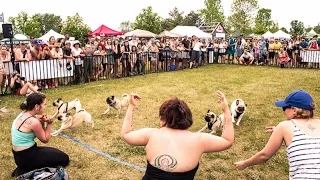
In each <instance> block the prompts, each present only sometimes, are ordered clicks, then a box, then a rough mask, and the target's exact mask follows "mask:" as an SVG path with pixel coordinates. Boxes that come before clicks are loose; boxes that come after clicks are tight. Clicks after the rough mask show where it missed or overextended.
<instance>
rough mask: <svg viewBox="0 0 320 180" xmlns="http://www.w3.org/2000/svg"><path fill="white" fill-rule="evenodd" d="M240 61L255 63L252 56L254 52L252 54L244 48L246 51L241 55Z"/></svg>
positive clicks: (242, 62)
mask: <svg viewBox="0 0 320 180" xmlns="http://www.w3.org/2000/svg"><path fill="white" fill-rule="evenodd" d="M239 60H240V62H241V64H246V65H248V64H253V62H254V57H253V56H252V54H250V53H249V52H248V49H244V52H243V54H242V55H241V56H240V59H239Z"/></svg>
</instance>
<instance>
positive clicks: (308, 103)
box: [275, 90, 314, 111]
mask: <svg viewBox="0 0 320 180" xmlns="http://www.w3.org/2000/svg"><path fill="white" fill-rule="evenodd" d="M312 104H313V99H312V97H311V96H310V94H309V93H307V92H306V91H303V90H296V91H293V92H291V93H290V94H289V95H288V96H287V97H286V99H285V100H282V101H276V102H275V105H276V106H277V107H289V106H291V107H297V108H301V109H304V110H309V111H311V110H314V106H313V105H312Z"/></svg>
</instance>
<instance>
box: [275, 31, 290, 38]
mask: <svg viewBox="0 0 320 180" xmlns="http://www.w3.org/2000/svg"><path fill="white" fill-rule="evenodd" d="M273 36H274V37H275V38H285V39H290V38H291V36H290V34H287V33H285V32H283V31H282V30H279V31H277V32H276V33H274V34H273Z"/></svg>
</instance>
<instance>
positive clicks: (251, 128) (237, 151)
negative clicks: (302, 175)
mask: <svg viewBox="0 0 320 180" xmlns="http://www.w3.org/2000/svg"><path fill="white" fill-rule="evenodd" d="M319 77H320V71H316V70H310V69H306V70H303V69H279V68H272V67H256V66H236V65H210V66H206V67H201V68H198V69H193V70H183V71H176V72H169V73H159V74H150V75H145V76H138V77H132V78H123V79H117V80H109V81H98V82H93V83H90V84H84V85H80V86H73V87H63V88H58V89H53V90H47V91H45V94H46V95H47V102H48V103H47V104H48V105H47V112H48V113H49V114H51V115H52V114H53V113H54V111H55V108H54V107H53V106H52V101H53V100H54V99H56V98H59V97H61V98H62V99H63V100H64V101H71V100H73V99H74V98H76V97H78V98H79V99H80V100H81V102H82V105H83V108H85V109H86V110H87V111H88V112H90V113H91V114H92V115H93V119H94V121H95V127H94V129H91V126H90V125H87V124H83V125H81V126H79V127H77V128H76V129H74V130H66V131H65V133H66V134H67V135H70V136H72V137H74V138H76V139H78V140H80V141H82V142H84V143H87V144H89V145H90V146H92V147H94V148H97V149H99V150H101V151H103V152H106V153H109V154H111V155H112V156H115V157H118V158H120V159H122V160H125V161H127V162H130V163H133V164H136V165H139V166H142V167H145V166H146V157H145V151H144V148H143V147H132V146H129V145H127V144H125V143H124V142H123V141H122V140H121V139H120V130H121V126H122V121H123V116H121V118H115V115H116V114H115V111H111V113H110V114H109V115H106V116H102V115H101V114H102V113H103V112H104V110H105V109H106V106H107V105H106V103H105V99H106V97H107V96H110V95H115V96H118V97H119V96H121V94H123V93H130V92H132V91H133V92H137V93H138V94H140V95H141V96H142V98H143V99H142V101H141V102H140V103H139V104H138V106H137V110H136V111H135V114H134V128H135V129H138V128H143V127H159V119H158V109H159V106H160V105H161V103H162V102H163V101H164V100H165V99H167V98H168V97H169V96H171V95H176V96H178V97H179V98H181V99H184V100H185V101H186V102H187V103H188V105H189V106H190V107H191V110H192V112H193V120H194V124H193V126H192V127H191V129H190V130H191V131H198V130H199V129H200V128H202V127H203V125H204V124H205V123H204V122H205V121H204V118H203V117H204V115H205V113H206V112H207V110H208V109H211V110H212V111H214V112H215V113H216V114H220V113H221V110H220V106H219V103H218V101H217V98H216V95H215V92H216V90H221V91H222V92H224V93H225V94H226V97H227V98H228V100H229V104H231V102H232V101H233V100H234V99H236V98H242V99H243V100H244V101H245V102H246V103H247V104H248V109H247V113H246V114H245V115H244V117H243V119H242V121H241V123H240V127H236V128H235V132H236V133H235V135H236V140H235V143H234V145H233V146H232V147H231V149H229V150H227V151H225V152H221V153H211V154H204V155H203V157H202V159H201V161H200V168H199V170H198V172H197V174H196V178H195V179H201V180H202V179H203V180H206V179H210V180H211V179H229V180H233V179H252V180H253V179H254V180H257V179H261V180H262V179H277V180H282V179H288V165H287V159H286V154H285V147H284V146H283V147H282V148H281V150H280V151H279V152H278V153H277V154H276V155H275V156H274V157H273V158H272V159H270V160H269V161H268V163H266V164H264V165H259V166H255V167H252V168H248V169H246V170H243V171H238V170H236V169H235V168H234V167H233V165H232V163H233V162H235V161H238V160H242V159H244V158H248V157H250V156H251V155H253V154H254V153H255V152H257V151H258V150H260V149H262V148H263V147H264V145H265V143H266V142H267V140H268V138H269V134H266V133H265V131H264V128H265V127H266V126H268V125H276V124H277V123H279V122H280V121H282V120H283V112H282V110H281V109H277V108H276V107H275V106H274V101H275V100H277V99H282V98H284V97H285V95H286V94H287V93H288V92H290V91H292V90H295V89H304V90H307V91H309V92H310V93H311V94H312V95H313V97H314V99H315V101H316V103H317V104H319V102H320V97H319V96H318V95H319V91H320V85H319V84H320V79H319ZM1 100H2V101H1V102H0V103H1V104H0V107H3V106H7V107H12V110H14V112H15V113H19V109H18V105H19V104H20V103H21V102H23V101H24V98H23V97H17V96H5V97H1ZM122 114H124V112H123V113H122ZM316 115H319V114H318V112H316ZM14 117H15V116H14V115H7V116H6V117H5V118H4V119H1V120H0V128H1V131H0V137H1V139H0V145H1V146H0V153H1V162H0V177H1V179H10V174H11V171H12V170H13V169H14V168H15V164H14V160H13V156H12V153H11V143H10V139H11V137H10V127H11V123H12V120H13V119H14ZM59 126H60V123H59V122H58V121H56V122H55V123H54V128H55V129H57V128H58V127H59ZM38 145H43V144H41V143H38ZM47 146H52V147H56V148H59V149H61V150H63V151H65V152H66V153H67V154H69V156H70V159H71V163H70V166H69V167H68V168H67V171H68V173H69V175H70V178H71V179H79V180H80V179H81V180H82V179H83V180H84V179H90V180H91V179H108V180H111V179H114V180H127V179H130V180H131V179H133V180H138V179H140V178H141V177H142V176H143V173H142V172H139V171H138V170H135V169H132V168H130V167H127V166H124V165H121V164H118V163H116V162H113V161H111V160H109V159H107V158H105V157H103V156H100V155H97V154H95V153H93V152H90V151H88V150H86V149H84V148H82V147H81V146H79V145H78V144H76V143H74V142H72V141H70V140H67V139H66V138H64V137H62V136H57V137H52V138H51V139H50V142H49V143H48V144H47Z"/></svg>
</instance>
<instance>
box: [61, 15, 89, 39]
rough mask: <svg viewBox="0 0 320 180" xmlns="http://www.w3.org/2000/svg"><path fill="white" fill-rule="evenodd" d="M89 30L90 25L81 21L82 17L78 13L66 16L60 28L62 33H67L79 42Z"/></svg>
mask: <svg viewBox="0 0 320 180" xmlns="http://www.w3.org/2000/svg"><path fill="white" fill-rule="evenodd" d="M90 32H91V29H90V27H89V26H88V25H87V24H85V23H84V22H83V18H82V17H81V16H80V15H79V14H78V13H76V14H75V15H74V16H67V20H66V21H65V22H64V23H63V26H62V29H61V33H62V34H69V35H70V36H71V37H75V39H77V40H79V41H81V42H83V40H84V37H85V36H86V35H87V34H88V33H90Z"/></svg>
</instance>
